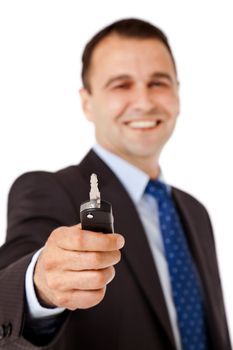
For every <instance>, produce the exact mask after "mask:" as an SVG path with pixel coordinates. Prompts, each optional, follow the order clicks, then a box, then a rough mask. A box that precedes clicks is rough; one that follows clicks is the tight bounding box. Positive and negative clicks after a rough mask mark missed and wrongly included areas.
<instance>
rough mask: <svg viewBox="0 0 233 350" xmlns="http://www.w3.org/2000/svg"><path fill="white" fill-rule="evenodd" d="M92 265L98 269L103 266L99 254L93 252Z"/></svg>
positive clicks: (91, 256)
mask: <svg viewBox="0 0 233 350" xmlns="http://www.w3.org/2000/svg"><path fill="white" fill-rule="evenodd" d="M90 264H91V266H92V267H93V268H97V267H99V266H100V265H101V257H100V254H99V253H97V252H92V253H91V255H90Z"/></svg>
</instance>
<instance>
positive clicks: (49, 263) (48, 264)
mask: <svg viewBox="0 0 233 350" xmlns="http://www.w3.org/2000/svg"><path fill="white" fill-rule="evenodd" d="M55 265H56V263H55V261H54V260H53V259H51V258H49V257H44V269H45V270H46V271H51V270H53V269H54V267H55Z"/></svg>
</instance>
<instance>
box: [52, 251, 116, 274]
mask: <svg viewBox="0 0 233 350" xmlns="http://www.w3.org/2000/svg"><path fill="white" fill-rule="evenodd" d="M63 252H64V253H63V256H62V260H60V262H59V264H60V265H61V268H62V269H63V270H73V271H81V270H99V269H104V268H107V267H109V266H112V265H116V264H117V263H118V262H119V261H120V259H121V252H120V251H119V250H115V251H112V252H76V251H68V250H64V251H63Z"/></svg>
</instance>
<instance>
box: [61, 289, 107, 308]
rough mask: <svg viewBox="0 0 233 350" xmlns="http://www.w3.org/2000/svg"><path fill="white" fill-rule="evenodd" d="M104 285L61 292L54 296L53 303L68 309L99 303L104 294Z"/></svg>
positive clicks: (88, 306) (87, 306)
mask: <svg viewBox="0 0 233 350" xmlns="http://www.w3.org/2000/svg"><path fill="white" fill-rule="evenodd" d="M105 292H106V287H105V288H102V289H97V290H75V289H74V290H72V291H69V292H65V293H61V294H59V295H57V297H56V298H55V304H56V305H57V306H60V307H64V308H66V309H69V310H76V309H87V308H90V307H93V306H95V305H97V304H99V303H100V302H101V301H102V300H103V298H104V295H105Z"/></svg>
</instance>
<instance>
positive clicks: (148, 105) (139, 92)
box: [131, 85, 154, 112]
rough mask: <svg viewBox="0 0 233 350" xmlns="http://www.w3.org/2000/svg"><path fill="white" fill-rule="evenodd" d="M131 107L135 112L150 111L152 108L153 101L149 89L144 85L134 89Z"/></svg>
mask: <svg viewBox="0 0 233 350" xmlns="http://www.w3.org/2000/svg"><path fill="white" fill-rule="evenodd" d="M131 107H133V108H134V110H137V111H143V112H145V111H150V110H151V109H152V108H153V107H154V104H153V100H152V96H151V93H150V89H149V88H148V86H145V85H138V86H135V88H134V93H133V96H132V103H131Z"/></svg>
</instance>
